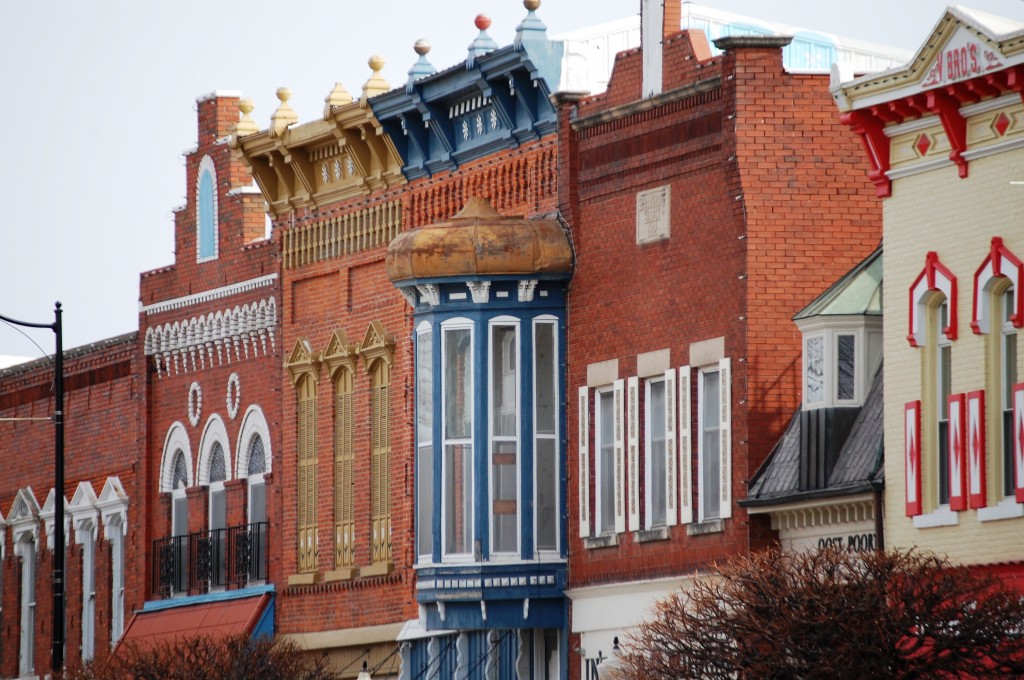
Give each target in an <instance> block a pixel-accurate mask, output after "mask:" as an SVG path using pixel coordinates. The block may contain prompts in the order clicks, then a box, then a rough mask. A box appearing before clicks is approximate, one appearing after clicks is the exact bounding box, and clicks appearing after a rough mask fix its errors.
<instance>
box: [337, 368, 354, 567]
mask: <svg viewBox="0 0 1024 680" xmlns="http://www.w3.org/2000/svg"><path fill="white" fill-rule="evenodd" d="M352 383H353V374H352V371H350V370H348V369H341V370H339V371H338V373H337V377H336V378H335V380H334V566H335V567H336V568H343V567H352V566H354V565H355V538H356V537H355V510H354V499H353V493H354V484H355V480H354V479H353V477H352V466H353V464H354V462H355V447H354V446H353V434H352V430H353V413H352V387H353V385H352Z"/></svg>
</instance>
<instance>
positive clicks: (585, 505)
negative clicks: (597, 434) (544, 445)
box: [577, 387, 590, 538]
mask: <svg viewBox="0 0 1024 680" xmlns="http://www.w3.org/2000/svg"><path fill="white" fill-rule="evenodd" d="M577 415H578V416H579V424H580V431H579V435H578V438H577V443H578V444H579V451H580V465H579V482H580V489H579V503H580V536H582V537H584V538H586V537H587V536H590V393H589V391H588V390H587V388H586V387H581V388H580V391H579V412H578V414H577Z"/></svg>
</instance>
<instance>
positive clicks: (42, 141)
mask: <svg viewBox="0 0 1024 680" xmlns="http://www.w3.org/2000/svg"><path fill="white" fill-rule="evenodd" d="M702 4H704V5H707V6H712V7H716V8H718V9H721V10H725V11H730V12H736V13H741V14H745V15H747V16H751V17H755V18H759V19H763V20H770V21H774V22H779V23H785V24H789V25H793V26H799V27H802V28H807V29H813V30H818V31H822V32H827V33H833V34H835V35H839V36H843V37H848V38H856V39H860V40H866V41H870V42H875V43H879V44H883V45H891V46H894V47H901V48H905V49H908V50H916V49H917V48H918V47H919V46H920V43H921V42H922V40H923V39H924V38H925V36H926V35H927V34H928V33H929V32H930V31H931V29H932V28H933V27H934V25H935V22H936V21H937V20H938V19H939V17H940V16H941V15H942V12H943V10H944V8H945V6H946V3H945V2H942V1H941V0H858V1H857V2H847V1H837V0H774V1H771V2H765V1H764V0H706V1H705V2H704V3H702ZM968 6H970V7H972V8H974V9H979V10H983V11H987V12H990V13H992V14H997V15H1000V16H1004V17H1007V18H1011V19H1015V20H1018V21H1022V22H1024V0H969V2H968ZM639 7H640V0H544V2H543V5H542V6H541V8H540V9H539V10H538V15H539V16H540V18H541V19H543V20H544V22H545V23H546V24H547V26H548V31H549V34H551V35H554V34H558V33H563V32H566V31H570V30H574V29H577V28H582V27H584V26H589V25H593V24H596V23H600V22H604V21H611V20H614V19H620V18H624V17H627V16H630V15H635V14H637V13H638V12H639ZM480 12H486V13H488V14H489V15H490V16H491V17H492V19H493V25H492V27H491V29H490V31H489V33H490V35H491V37H492V38H494V39H495V40H496V41H497V42H498V44H499V45H506V44H508V43H510V42H511V41H512V38H513V35H514V32H515V26H516V24H517V23H518V22H519V21H520V20H521V19H522V18H523V17H524V16H525V13H526V11H525V10H524V9H523V6H522V3H521V1H520V0H474V1H472V2H470V1H469V0H446V1H444V0H442V1H439V2H414V1H413V0H374V1H370V2H353V1H352V0H344V1H339V0H333V1H330V2H328V1H319V0H291V1H290V2H288V3H281V2H278V1H276V0H243V1H241V2H225V1H223V0H167V1H162V0H120V1H114V0H91V1H88V2H82V1H81V0H76V1H71V0H50V1H48V2H33V1H28V2H10V3H4V8H3V20H2V26H0V64H2V67H0V68H2V71H0V73H2V76H0V78H2V80H0V82H2V83H3V85H4V87H3V98H4V102H3V104H0V127H2V130H3V132H4V134H6V135H7V136H6V138H5V139H6V142H5V144H4V147H5V148H6V151H5V154H6V156H5V159H6V160H5V161H4V162H3V163H2V165H0V199H2V201H3V212H2V218H0V314H3V315H5V316H9V317H14V318H16V319H19V320H24V321H34V322H44V323H49V322H51V321H52V320H53V303H54V301H56V300H60V301H62V303H63V308H64V346H65V348H71V347H76V346H78V345H82V344H86V343H90V342H94V341H97V340H102V339H103V338H107V337H111V336H114V335H119V334H121V333H125V332H129V331H132V330H134V329H135V328H136V327H137V325H138V287H139V273H140V272H143V271H147V270H150V269H154V268H157V267H162V266H165V265H168V264H171V263H173V261H174V253H173V220H172V213H171V211H172V209H174V208H175V207H177V206H180V205H182V204H183V203H184V202H185V199H184V196H185V175H184V162H183V159H182V156H181V154H182V152H183V151H185V150H186V149H189V148H190V147H192V146H194V145H195V143H196V119H195V111H194V106H195V100H196V98H197V97H199V96H201V95H203V94H206V93H208V92H211V91H213V90H218V89H220V90H239V91H241V92H242V94H243V96H247V97H251V98H253V100H254V101H255V104H256V110H255V112H254V113H253V116H254V118H255V119H256V121H257V123H258V124H259V125H260V126H261V127H266V126H267V124H268V120H269V116H270V114H271V113H272V112H273V110H274V108H276V105H277V100H276V98H275V97H274V91H275V89H276V88H277V87H279V86H281V85H286V86H288V87H289V88H291V90H292V92H293V93H294V94H293V98H292V102H291V103H292V106H293V108H294V109H295V110H296V111H297V112H298V114H299V120H300V121H302V122H305V121H308V120H311V119H313V118H314V117H317V116H319V115H320V112H321V108H322V106H323V99H324V97H325V96H326V95H327V94H328V93H329V92H330V91H331V89H332V88H333V86H334V83H335V82H336V81H341V82H342V83H343V84H344V85H345V87H346V88H347V89H348V90H349V91H350V92H352V93H353V94H357V93H358V91H359V90H360V88H361V87H362V84H363V82H364V81H365V80H366V78H367V77H368V76H369V74H370V71H369V69H368V67H367V66H366V61H367V58H368V57H369V56H370V55H371V54H380V55H382V56H383V57H384V58H385V60H386V61H387V65H386V67H385V69H384V76H385V77H386V78H387V80H388V82H389V83H390V84H391V85H392V86H398V85H401V84H402V83H403V82H404V81H405V79H406V72H407V71H408V69H409V68H410V66H412V64H413V63H414V61H415V57H416V55H415V54H414V53H413V51H412V45H413V43H414V42H415V41H416V40H417V39H418V38H427V39H428V40H429V41H430V42H431V43H432V45H433V50H432V51H431V53H430V60H431V62H432V63H433V64H434V66H435V67H437V68H438V69H439V70H441V69H443V68H446V67H448V66H451V65H454V64H455V63H457V62H458V61H461V60H462V59H464V58H465V50H466V46H467V45H468V44H469V43H470V41H472V40H473V38H474V37H475V36H476V33H477V31H476V29H475V28H474V27H473V18H474V17H475V16H476V14H477V13H480ZM30 334H31V335H32V337H33V338H34V339H35V341H36V342H37V343H38V344H39V345H40V346H41V347H42V350H43V351H44V352H45V353H47V354H49V353H52V352H53V347H54V345H53V334H52V333H50V332H48V331H34V332H30ZM41 354H42V352H40V350H38V349H37V348H36V347H35V346H34V345H33V344H32V343H31V342H30V341H29V340H28V339H26V338H25V337H24V336H23V335H21V334H20V333H19V332H17V331H16V330H14V329H12V328H10V327H8V326H6V325H4V324H0V355H17V356H25V357H32V358H35V357H38V356H41Z"/></svg>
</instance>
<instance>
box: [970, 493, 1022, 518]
mask: <svg viewBox="0 0 1024 680" xmlns="http://www.w3.org/2000/svg"><path fill="white" fill-rule="evenodd" d="M1016 517H1024V504H1021V503H1018V502H1017V499H1016V497H1014V496H1007V497H1006V498H1004V499H1003V500H1001V501H999V502H998V503H996V504H995V505H993V506H991V507H988V508H978V521H979V522H995V521H998V520H1001V519H1014V518H1016Z"/></svg>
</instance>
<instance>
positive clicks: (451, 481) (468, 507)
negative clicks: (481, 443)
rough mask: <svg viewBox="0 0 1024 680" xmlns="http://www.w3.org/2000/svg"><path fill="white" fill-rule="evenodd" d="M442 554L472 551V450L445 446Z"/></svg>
mask: <svg viewBox="0 0 1024 680" xmlns="http://www.w3.org/2000/svg"><path fill="white" fill-rule="evenodd" d="M444 464H445V465H444V467H445V474H446V475H447V479H446V480H445V481H446V482H447V485H446V490H445V499H444V501H445V518H446V523H445V553H446V554H448V555H452V554H465V553H470V552H472V545H473V514H472V513H473V486H472V484H473V479H472V475H473V447H472V446H471V445H469V444H452V445H449V446H447V447H445V459H444Z"/></svg>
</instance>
